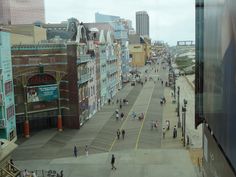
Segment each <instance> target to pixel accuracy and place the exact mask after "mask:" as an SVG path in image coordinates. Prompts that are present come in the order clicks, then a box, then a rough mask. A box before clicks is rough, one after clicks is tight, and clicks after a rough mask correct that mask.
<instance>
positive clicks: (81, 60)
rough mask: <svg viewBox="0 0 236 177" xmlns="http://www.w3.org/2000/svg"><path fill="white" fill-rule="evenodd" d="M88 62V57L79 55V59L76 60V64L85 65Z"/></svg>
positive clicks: (89, 58)
mask: <svg viewBox="0 0 236 177" xmlns="http://www.w3.org/2000/svg"><path fill="white" fill-rule="evenodd" d="M90 60H91V56H90V55H80V56H79V58H78V59H77V64H80V63H86V62H89V61H90Z"/></svg>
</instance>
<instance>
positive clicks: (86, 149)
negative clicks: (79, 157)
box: [84, 145, 88, 157]
mask: <svg viewBox="0 0 236 177" xmlns="http://www.w3.org/2000/svg"><path fill="white" fill-rule="evenodd" d="M84 150H85V154H86V156H87V157H88V145H86V146H85V149H84Z"/></svg>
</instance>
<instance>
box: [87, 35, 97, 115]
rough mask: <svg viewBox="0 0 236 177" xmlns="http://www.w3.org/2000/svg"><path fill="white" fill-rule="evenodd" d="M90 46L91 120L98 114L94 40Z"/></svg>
mask: <svg viewBox="0 0 236 177" xmlns="http://www.w3.org/2000/svg"><path fill="white" fill-rule="evenodd" d="M88 46H89V53H90V55H91V60H90V61H89V62H88V69H89V74H90V78H91V79H90V80H89V82H88V95H89V118H91V117H92V116H93V115H94V114H95V113H96V112H97V94H96V93H97V78H96V75H97V69H96V55H95V43H94V40H92V39H89V40H88ZM98 74H99V73H98Z"/></svg>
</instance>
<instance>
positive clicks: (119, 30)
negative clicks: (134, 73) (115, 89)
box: [113, 20, 131, 82]
mask: <svg viewBox="0 0 236 177" xmlns="http://www.w3.org/2000/svg"><path fill="white" fill-rule="evenodd" d="M125 22H126V21H124V20H117V21H115V22H113V28H114V31H115V33H114V37H115V40H116V41H117V43H119V45H120V58H121V71H122V74H121V78H122V79H121V80H122V82H126V81H128V78H129V74H130V70H131V67H130V65H131V60H130V55H129V47H128V45H129V38H128V31H129V27H130V26H129V25H128V23H127V24H126V23H125ZM124 23H125V24H124ZM125 25H126V27H125Z"/></svg>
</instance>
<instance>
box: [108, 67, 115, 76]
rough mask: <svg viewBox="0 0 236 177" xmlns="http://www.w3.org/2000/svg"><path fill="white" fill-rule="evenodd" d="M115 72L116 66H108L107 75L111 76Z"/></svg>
mask: <svg viewBox="0 0 236 177" xmlns="http://www.w3.org/2000/svg"><path fill="white" fill-rule="evenodd" d="M115 72H117V67H116V66H110V67H109V68H108V70H107V74H108V75H111V74H113V73H115Z"/></svg>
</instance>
